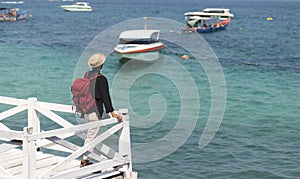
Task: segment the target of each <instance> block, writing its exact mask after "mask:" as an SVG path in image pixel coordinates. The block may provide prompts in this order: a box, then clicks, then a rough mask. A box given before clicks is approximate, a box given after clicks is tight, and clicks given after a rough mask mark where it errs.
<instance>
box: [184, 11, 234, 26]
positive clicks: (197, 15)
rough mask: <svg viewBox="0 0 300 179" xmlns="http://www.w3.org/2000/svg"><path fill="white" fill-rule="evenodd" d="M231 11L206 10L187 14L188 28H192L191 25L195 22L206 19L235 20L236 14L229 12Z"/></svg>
mask: <svg viewBox="0 0 300 179" xmlns="http://www.w3.org/2000/svg"><path fill="white" fill-rule="evenodd" d="M229 10H230V9H225V8H206V9H203V10H202V11H200V12H186V13H184V15H185V21H186V24H187V25H188V26H191V25H190V24H191V23H193V24H195V22H196V21H197V20H198V19H201V20H205V19H211V18H219V19H220V20H226V19H228V18H231V19H232V18H233V17H234V14H232V13H230V12H229Z"/></svg>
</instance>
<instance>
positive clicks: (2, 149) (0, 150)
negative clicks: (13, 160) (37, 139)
mask: <svg viewBox="0 0 300 179" xmlns="http://www.w3.org/2000/svg"><path fill="white" fill-rule="evenodd" d="M16 147H18V145H14V144H7V143H3V144H1V145H0V155H1V153H3V152H6V151H8V150H11V149H14V148H16ZM1 160H2V158H1Z"/></svg>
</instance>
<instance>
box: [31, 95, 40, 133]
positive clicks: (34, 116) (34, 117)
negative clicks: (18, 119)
mask: <svg viewBox="0 0 300 179" xmlns="http://www.w3.org/2000/svg"><path fill="white" fill-rule="evenodd" d="M36 102H37V98H28V126H32V127H33V131H32V132H33V134H37V133H39V132H40V130H41V127H40V120H39V115H38V112H37V111H36V110H35V103H36Z"/></svg>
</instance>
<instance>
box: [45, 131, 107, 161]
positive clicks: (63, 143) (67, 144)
mask: <svg viewBox="0 0 300 179" xmlns="http://www.w3.org/2000/svg"><path fill="white" fill-rule="evenodd" d="M47 139H49V140H51V141H53V142H54V143H56V144H59V145H61V146H64V147H65V148H68V149H70V150H72V152H74V151H76V150H78V149H80V147H79V146H77V145H75V144H73V143H71V142H69V141H66V140H63V139H60V138H58V137H55V136H54V137H49V138H47ZM87 156H88V157H90V158H92V159H94V160H97V161H104V160H106V159H105V158H103V157H101V156H100V155H96V154H94V153H89V154H87Z"/></svg>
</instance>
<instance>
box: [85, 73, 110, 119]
mask: <svg viewBox="0 0 300 179" xmlns="http://www.w3.org/2000/svg"><path fill="white" fill-rule="evenodd" d="M96 73H98V72H95V71H89V73H88V78H91V77H92V76H94V75H95V74H96ZM91 91H92V95H93V96H94V97H95V100H96V105H95V106H94V107H93V109H92V110H91V111H90V112H96V113H97V115H98V116H99V117H100V118H101V117H102V114H103V112H104V110H103V106H104V107H105V111H106V112H107V113H109V112H112V111H114V108H113V105H112V102H111V98H110V93H109V87H108V81H107V78H106V77H105V76H104V75H102V74H101V76H98V77H97V78H95V79H93V80H91Z"/></svg>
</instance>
